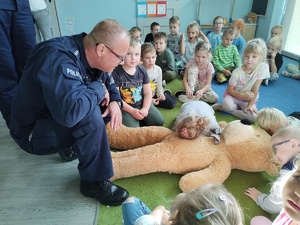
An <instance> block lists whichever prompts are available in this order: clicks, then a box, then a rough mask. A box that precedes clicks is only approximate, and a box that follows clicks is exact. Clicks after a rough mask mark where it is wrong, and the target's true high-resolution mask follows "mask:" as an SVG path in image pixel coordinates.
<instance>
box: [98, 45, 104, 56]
mask: <svg viewBox="0 0 300 225" xmlns="http://www.w3.org/2000/svg"><path fill="white" fill-rule="evenodd" d="M104 47H105V46H104V45H103V44H97V47H96V53H97V55H98V56H102V54H103V51H104Z"/></svg>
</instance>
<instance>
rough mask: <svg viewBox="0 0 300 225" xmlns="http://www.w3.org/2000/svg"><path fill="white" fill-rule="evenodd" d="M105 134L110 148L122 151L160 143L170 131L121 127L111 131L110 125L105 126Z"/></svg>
mask: <svg viewBox="0 0 300 225" xmlns="http://www.w3.org/2000/svg"><path fill="white" fill-rule="evenodd" d="M106 132H107V136H108V140H109V144H110V147H111V148H114V149H119V150H124V149H133V148H138V147H142V146H146V145H152V144H155V143H158V142H161V141H162V140H163V139H165V138H166V136H168V135H170V134H172V133H173V131H172V130H170V129H168V128H166V127H161V126H148V127H139V128H136V127H126V126H124V125H121V126H120V127H119V129H118V130H113V129H111V127H110V123H108V124H107V125H106Z"/></svg>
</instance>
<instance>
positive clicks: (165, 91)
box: [164, 89, 172, 96]
mask: <svg viewBox="0 0 300 225" xmlns="http://www.w3.org/2000/svg"><path fill="white" fill-rule="evenodd" d="M164 94H165V95H170V96H172V92H171V90H169V89H166V90H164Z"/></svg>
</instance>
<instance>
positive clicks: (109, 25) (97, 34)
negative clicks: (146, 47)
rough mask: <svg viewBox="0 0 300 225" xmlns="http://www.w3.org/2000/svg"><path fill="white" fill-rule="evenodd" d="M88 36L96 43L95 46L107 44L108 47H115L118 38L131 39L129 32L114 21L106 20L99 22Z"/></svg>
mask: <svg viewBox="0 0 300 225" xmlns="http://www.w3.org/2000/svg"><path fill="white" fill-rule="evenodd" d="M88 35H89V36H90V38H91V39H92V40H93V41H94V44H105V45H108V46H114V45H115V44H116V40H115V39H116V38H117V37H120V36H127V37H129V33H128V31H127V30H126V29H125V28H124V27H123V26H122V25H121V24H119V22H118V21H116V20H114V19H106V20H103V21H101V22H99V23H98V24H96V26H95V27H94V28H93V30H92V31H91V32H90V33H89V34H88Z"/></svg>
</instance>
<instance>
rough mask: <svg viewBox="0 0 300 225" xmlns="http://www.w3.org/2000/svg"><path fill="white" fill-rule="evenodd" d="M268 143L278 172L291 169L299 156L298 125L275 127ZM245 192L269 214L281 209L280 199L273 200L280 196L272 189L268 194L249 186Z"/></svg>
mask: <svg viewBox="0 0 300 225" xmlns="http://www.w3.org/2000/svg"><path fill="white" fill-rule="evenodd" d="M270 143H271V146H272V150H273V153H274V155H275V158H276V159H277V160H278V162H279V163H280V165H281V167H282V169H281V171H280V174H283V173H285V172H286V171H287V170H292V169H293V163H294V161H295V159H297V158H299V156H300V126H297V125H290V126H284V127H281V128H279V129H277V130H276V132H275V133H274V135H273V136H272V137H271V141H270ZM245 194H246V195H247V196H249V197H250V198H251V199H252V200H254V201H255V202H256V204H257V205H258V206H260V207H261V208H262V209H263V210H265V211H267V212H268V213H270V214H274V213H279V212H280V210H281V209H282V204H281V202H280V201H278V202H274V201H273V200H274V199H279V200H280V199H281V198H280V196H278V197H276V196H274V193H273V192H272V190H271V192H270V193H269V194H265V193H262V192H260V191H258V190H257V189H256V188H254V187H251V188H248V189H247V190H245Z"/></svg>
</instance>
